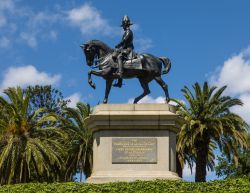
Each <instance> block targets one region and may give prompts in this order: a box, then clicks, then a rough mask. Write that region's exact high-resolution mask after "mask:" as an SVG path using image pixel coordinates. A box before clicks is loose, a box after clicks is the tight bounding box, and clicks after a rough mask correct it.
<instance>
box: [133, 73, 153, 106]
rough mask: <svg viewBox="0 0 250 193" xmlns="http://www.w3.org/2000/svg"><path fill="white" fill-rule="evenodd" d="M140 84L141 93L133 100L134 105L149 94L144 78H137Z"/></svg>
mask: <svg viewBox="0 0 250 193" xmlns="http://www.w3.org/2000/svg"><path fill="white" fill-rule="evenodd" d="M138 79H139V81H140V84H141V87H142V88H143V93H142V94H141V95H140V96H138V97H136V98H135V100H134V104H136V103H137V102H138V101H139V100H141V99H142V98H143V97H145V96H146V95H148V94H149V93H150V90H149V87H148V80H147V79H145V78H138Z"/></svg>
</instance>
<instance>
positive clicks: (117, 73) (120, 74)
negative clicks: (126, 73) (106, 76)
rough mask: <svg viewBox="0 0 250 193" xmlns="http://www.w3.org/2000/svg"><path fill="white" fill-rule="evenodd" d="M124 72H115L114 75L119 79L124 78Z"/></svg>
mask: <svg viewBox="0 0 250 193" xmlns="http://www.w3.org/2000/svg"><path fill="white" fill-rule="evenodd" d="M122 74H123V73H122V72H115V73H114V74H113V75H117V76H119V78H122Z"/></svg>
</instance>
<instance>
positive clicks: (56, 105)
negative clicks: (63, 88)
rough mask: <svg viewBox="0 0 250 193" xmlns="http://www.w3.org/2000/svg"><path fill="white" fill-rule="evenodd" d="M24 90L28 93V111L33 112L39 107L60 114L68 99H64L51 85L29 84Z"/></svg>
mask: <svg viewBox="0 0 250 193" xmlns="http://www.w3.org/2000/svg"><path fill="white" fill-rule="evenodd" d="M26 92H29V93H30V105H29V111H30V112H34V111H36V110H38V109H39V108H46V109H47V111H48V112H54V113H56V114H59V115H61V114H62V112H63V109H64V108H66V107H67V104H68V102H70V100H66V99H64V97H63V95H62V93H61V92H60V91H59V90H57V89H55V88H53V87H52V86H51V85H46V86H40V85H36V86H29V87H27V89H26Z"/></svg>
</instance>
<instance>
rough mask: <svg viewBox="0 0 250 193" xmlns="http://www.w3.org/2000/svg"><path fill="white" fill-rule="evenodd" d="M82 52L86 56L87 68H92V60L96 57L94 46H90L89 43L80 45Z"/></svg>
mask: <svg viewBox="0 0 250 193" xmlns="http://www.w3.org/2000/svg"><path fill="white" fill-rule="evenodd" d="M80 47H81V48H82V50H83V53H84V54H85V56H86V62H87V64H88V65H89V66H92V65H93V63H94V59H95V57H96V55H97V50H96V46H95V45H93V44H91V42H87V43H85V44H82V45H80Z"/></svg>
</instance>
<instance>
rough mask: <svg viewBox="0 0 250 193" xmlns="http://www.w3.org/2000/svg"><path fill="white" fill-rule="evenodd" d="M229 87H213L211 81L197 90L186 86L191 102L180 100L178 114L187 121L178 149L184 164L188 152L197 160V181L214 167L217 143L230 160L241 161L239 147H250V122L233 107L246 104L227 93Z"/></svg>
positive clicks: (182, 130) (180, 136)
mask: <svg viewBox="0 0 250 193" xmlns="http://www.w3.org/2000/svg"><path fill="white" fill-rule="evenodd" d="M225 89H226V86H224V87H221V88H217V87H215V86H212V87H210V86H209V85H208V83H207V82H205V83H204V84H203V86H202V87H201V86H200V85H199V84H198V83H195V84H194V85H193V90H194V91H193V92H192V91H191V90H190V89H189V88H188V87H187V86H185V87H184V89H182V90H181V91H182V93H183V96H184V97H185V99H186V101H187V105H186V104H184V103H182V102H180V101H178V100H174V101H176V102H177V103H178V110H177V114H179V115H180V116H181V117H182V118H183V120H184V122H183V125H182V127H181V130H180V132H179V134H178V141H177V151H178V154H179V158H180V160H181V163H184V161H185V156H186V155H188V156H189V158H192V159H191V161H192V160H193V161H194V162H195V163H196V173H195V180H196V181H205V180H206V168H208V169H210V170H213V169H214V158H215V156H214V153H213V150H214V149H215V147H216V146H218V147H219V148H220V150H221V151H223V152H224V153H225V155H226V156H227V157H228V159H234V160H235V161H237V158H238V157H239V156H238V150H239V148H246V138H245V134H246V131H247V128H248V125H247V123H246V122H245V121H244V120H243V119H242V118H241V117H240V116H239V115H237V114H235V113H233V112H231V110H230V108H231V107H234V106H237V105H243V104H242V102H241V100H239V99H237V98H231V97H230V96H223V92H224V91H225Z"/></svg>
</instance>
